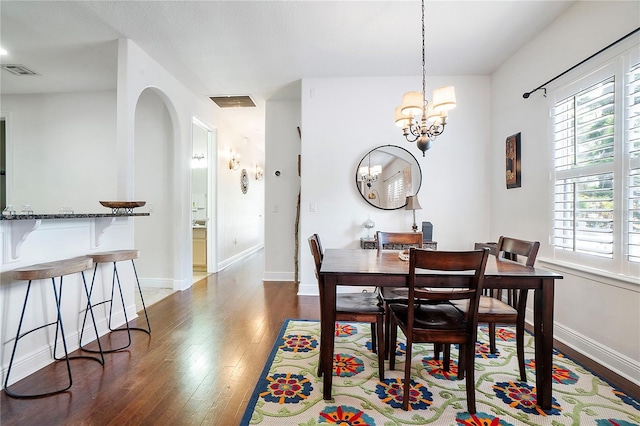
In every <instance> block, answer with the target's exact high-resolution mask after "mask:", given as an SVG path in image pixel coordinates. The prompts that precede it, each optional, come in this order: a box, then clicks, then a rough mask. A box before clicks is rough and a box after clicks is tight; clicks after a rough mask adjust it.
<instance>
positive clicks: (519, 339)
mask: <svg viewBox="0 0 640 426" xmlns="http://www.w3.org/2000/svg"><path fill="white" fill-rule="evenodd" d="M527 293H528V291H527V290H520V294H519V295H518V318H517V320H516V354H517V356H518V369H519V370H520V380H521V381H523V382H526V381H527V371H526V369H525V366H524V316H525V312H526V309H527Z"/></svg>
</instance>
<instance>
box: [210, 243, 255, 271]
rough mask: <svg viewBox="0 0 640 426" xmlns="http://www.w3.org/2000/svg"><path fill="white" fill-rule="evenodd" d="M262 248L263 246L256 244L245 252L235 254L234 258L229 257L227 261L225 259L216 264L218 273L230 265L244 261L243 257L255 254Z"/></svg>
mask: <svg viewBox="0 0 640 426" xmlns="http://www.w3.org/2000/svg"><path fill="white" fill-rule="evenodd" d="M262 248H264V244H258V245H255V246H253V247H251V248H248V249H247V250H245V251H243V252H240V253H238V254H236V255H235V256H231V257H230V258H228V259H225V260H223V261H221V262H218V272H220V271H222V270H223V269H224V268H227V267H229V266H230V265H233V264H234V263H236V262H239V261H240V260H242V259H244V258H245V257H247V256H249V255H251V254H253V253H255V252H257V251H258V250H261V249H262Z"/></svg>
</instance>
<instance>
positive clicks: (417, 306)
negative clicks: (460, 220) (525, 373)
mask: <svg viewBox="0 0 640 426" xmlns="http://www.w3.org/2000/svg"><path fill="white" fill-rule="evenodd" d="M488 256H489V251H488V250H486V249H483V250H474V251H458V252H455V251H431V250H422V249H411V250H410V252H409V294H408V295H409V299H408V300H409V302H410V303H391V304H390V305H389V311H390V314H391V328H390V330H389V331H390V333H389V338H390V339H391V341H392V342H393V345H394V347H395V344H396V338H397V328H398V327H400V329H401V330H402V332H403V333H404V335H405V336H406V361H405V368H404V388H403V393H402V394H403V395H407V396H408V395H410V393H409V389H410V383H411V351H412V346H413V343H433V344H434V345H450V344H458V345H459V353H460V357H459V361H458V377H459V378H461V377H462V375H464V376H466V391H467V409H468V411H469V413H471V414H474V413H475V412H476V398H475V374H474V363H475V343H476V336H477V332H478V330H477V326H478V304H479V302H480V296H481V291H482V284H483V282H484V270H485V267H486V265H487V258H488ZM417 270H434V271H470V272H473V274H469V275H468V278H460V279H459V280H457V281H456V283H457V284H456V285H457V287H456V288H451V289H448V288H439V289H437V290H435V291H434V290H430V289H426V288H420V287H417V286H416V271H417ZM452 300H458V301H466V302H467V303H468V306H470V307H471V308H470V309H467V311H466V312H462V311H460V310H459V309H457V308H456V307H455V306H453V305H452V304H451V303H449V302H450V301H452ZM395 361H396V354H395V350H394V351H391V353H390V354H389V368H390V369H392V370H393V369H395ZM402 409H403V410H405V411H406V410H408V409H409V397H406V398H403V401H402Z"/></svg>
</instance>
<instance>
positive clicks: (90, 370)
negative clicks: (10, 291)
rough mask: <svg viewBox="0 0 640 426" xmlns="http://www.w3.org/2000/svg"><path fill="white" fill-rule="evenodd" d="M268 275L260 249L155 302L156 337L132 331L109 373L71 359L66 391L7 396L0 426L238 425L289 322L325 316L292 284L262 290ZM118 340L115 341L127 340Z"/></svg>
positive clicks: (45, 376)
mask: <svg viewBox="0 0 640 426" xmlns="http://www.w3.org/2000/svg"><path fill="white" fill-rule="evenodd" d="M263 268H264V251H260V252H258V253H256V254H253V255H251V256H250V257H249V258H247V259H245V260H242V261H240V262H237V263H235V264H233V265H231V266H229V267H228V268H226V269H225V270H223V271H221V272H219V273H218V274H213V275H210V276H209V277H208V278H207V279H205V280H202V281H199V282H198V283H197V284H195V285H194V286H193V288H191V289H189V290H186V291H182V292H175V293H172V294H171V295H170V296H168V297H166V298H164V299H162V300H161V301H159V302H157V303H155V304H153V305H152V306H150V307H149V308H148V311H149V318H150V320H151V331H152V333H151V336H148V335H146V334H144V333H142V332H135V331H134V332H133V343H132V345H131V346H130V347H129V348H128V349H126V350H123V351H121V352H116V353H112V354H105V365H104V367H102V366H100V364H98V363H97V362H93V361H89V360H74V361H71V369H72V373H73V381H74V382H73V386H72V387H71V389H70V390H69V391H67V392H66V393H62V394H58V395H55V396H51V397H47V398H40V399H31V400H29V399H26V400H25V399H22V400H19V399H12V398H8V397H7V396H6V394H5V393H4V392H2V393H1V395H0V405H1V412H0V423H1V424H2V425H3V426H8V425H18V424H20V425H35V424H46V425H63V424H64V425H79V424H86V425H123V424H150V425H151V424H153V425H160V424H172V425H177V424H180V425H187V424H188V425H200V424H203V425H212V424H215V425H237V424H238V423H239V421H240V419H241V417H242V414H243V413H244V409H245V407H246V404H247V402H248V399H249V397H250V396H251V392H252V391H253V387H254V386H255V384H256V381H257V379H258V376H259V374H260V372H261V371H262V369H263V367H264V364H265V362H266V359H267V356H268V355H269V353H270V351H271V348H272V346H273V343H274V341H275V338H276V335H277V333H278V331H279V330H280V327H281V326H282V323H283V321H284V320H285V319H286V318H306V319H318V318H319V306H318V298H317V297H299V296H297V295H296V286H295V285H294V284H292V283H273V282H270V283H262V281H261V279H262V275H263ZM141 320H142V321H144V319H141ZM116 334H117V336H115V337H114V342H116V341H117V342H119V341H121V339H122V338H126V333H116ZM112 335H113V333H112ZM103 339H105V340H104V341H105V342H109V338H103ZM117 342H116V343H117ZM57 373H60V374H62V375H63V378H64V375H65V374H66V367H65V364H64V363H57V364H55V365H49V366H47V367H46V368H45V369H43V370H41V371H40V372H38V373H35V374H33V375H32V376H29V377H28V378H26V379H24V380H22V381H21V382H20V383H19V384H18V385H17V387H16V388H15V390H16V391H19V390H25V391H26V390H27V389H29V388H31V387H33V386H41V385H42V384H43V383H46V380H49V378H50V377H53V376H54V375H55V374H57ZM18 386H19V387H18Z"/></svg>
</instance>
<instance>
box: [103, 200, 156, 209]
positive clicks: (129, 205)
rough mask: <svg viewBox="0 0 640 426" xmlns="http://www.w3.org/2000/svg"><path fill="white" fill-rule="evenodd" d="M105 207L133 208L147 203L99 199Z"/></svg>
mask: <svg viewBox="0 0 640 426" xmlns="http://www.w3.org/2000/svg"><path fill="white" fill-rule="evenodd" d="M100 204H102V205H103V206H105V207H109V208H110V209H135V208H136V207H142V206H144V205H145V204H147V202H146V201H100Z"/></svg>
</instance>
